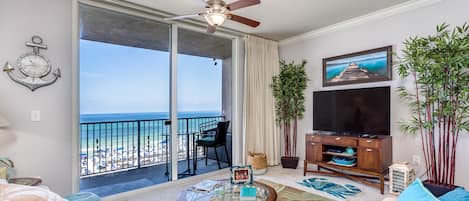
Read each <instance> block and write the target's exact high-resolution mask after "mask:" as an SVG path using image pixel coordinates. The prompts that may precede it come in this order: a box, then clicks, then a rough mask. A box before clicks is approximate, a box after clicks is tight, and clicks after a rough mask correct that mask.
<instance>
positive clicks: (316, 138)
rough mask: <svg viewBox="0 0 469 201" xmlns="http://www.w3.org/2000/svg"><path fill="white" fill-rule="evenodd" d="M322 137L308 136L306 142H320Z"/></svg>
mask: <svg viewBox="0 0 469 201" xmlns="http://www.w3.org/2000/svg"><path fill="white" fill-rule="evenodd" d="M320 141H321V137H319V136H317V135H306V142H320Z"/></svg>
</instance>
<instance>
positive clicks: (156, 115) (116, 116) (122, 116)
mask: <svg viewBox="0 0 469 201" xmlns="http://www.w3.org/2000/svg"><path fill="white" fill-rule="evenodd" d="M177 116H178V118H195V117H216V116H221V112H216V111H193V112H178V114H177ZM168 118H169V113H168V112H146V113H112V114H81V115H80V123H99V122H113V121H134V120H157V119H168Z"/></svg>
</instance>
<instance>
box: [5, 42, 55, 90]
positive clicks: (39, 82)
mask: <svg viewBox="0 0 469 201" xmlns="http://www.w3.org/2000/svg"><path fill="white" fill-rule="evenodd" d="M26 46H27V47H31V48H33V52H27V53H24V54H23V55H21V56H20V57H19V58H18V60H17V64H16V65H17V68H14V67H13V66H12V65H11V64H10V63H8V62H7V63H6V64H5V67H4V68H3V71H4V72H6V73H7V74H8V76H9V77H10V78H11V79H12V80H13V81H15V82H16V83H18V84H21V85H23V86H26V87H28V88H29V89H31V91H34V90H36V89H38V88H40V87H45V86H49V85H51V84H53V83H55V82H56V81H57V79H58V78H59V77H60V69H56V70H55V71H54V72H53V73H52V77H51V76H49V77H48V75H49V74H50V72H51V71H52V66H51V64H50V62H49V60H48V59H47V58H46V57H45V56H43V55H42V54H40V53H39V50H40V49H47V45H45V44H42V38H41V37H39V36H33V37H32V38H31V42H26ZM18 71H19V73H17V72H18Z"/></svg>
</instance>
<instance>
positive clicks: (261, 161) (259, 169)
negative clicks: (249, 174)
mask: <svg viewBox="0 0 469 201" xmlns="http://www.w3.org/2000/svg"><path fill="white" fill-rule="evenodd" d="M247 162H248V165H251V166H252V170H253V172H254V174H264V173H265V172H266V171H267V156H266V155H265V153H251V152H249V154H248V159H247Z"/></svg>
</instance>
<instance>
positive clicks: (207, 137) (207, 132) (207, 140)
mask: <svg viewBox="0 0 469 201" xmlns="http://www.w3.org/2000/svg"><path fill="white" fill-rule="evenodd" d="M229 125H230V121H220V122H217V123H216V127H215V128H212V129H204V128H207V127H210V125H203V126H201V131H200V135H199V136H198V138H197V141H196V147H195V150H197V148H198V147H199V146H202V147H204V152H205V165H208V156H207V155H208V148H209V147H212V148H214V149H215V150H214V151H215V157H216V159H217V163H218V169H221V165H220V158H219V157H218V152H217V148H218V147H221V146H224V147H225V153H226V158H227V159H228V164H229V166H231V160H230V156H229V155H228V148H227V146H226V134H227V132H228V127H229ZM212 127H213V126H212ZM195 156H196V157H197V154H195ZM196 161H197V158H196Z"/></svg>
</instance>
